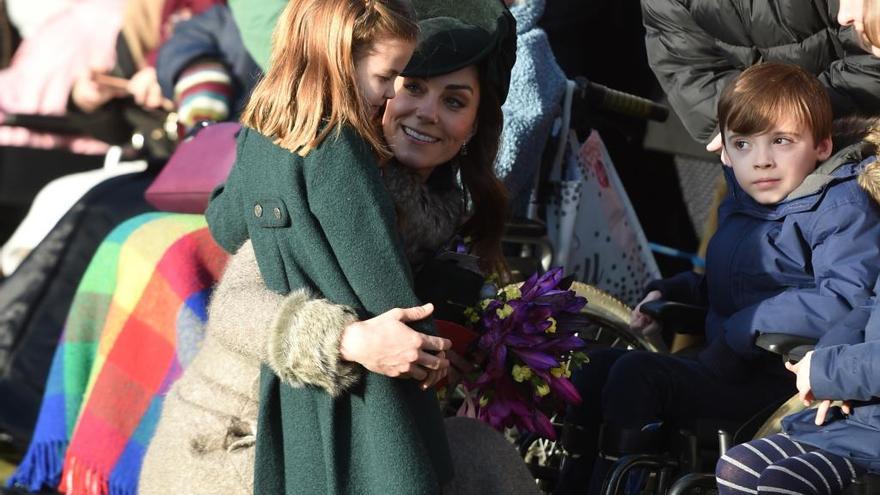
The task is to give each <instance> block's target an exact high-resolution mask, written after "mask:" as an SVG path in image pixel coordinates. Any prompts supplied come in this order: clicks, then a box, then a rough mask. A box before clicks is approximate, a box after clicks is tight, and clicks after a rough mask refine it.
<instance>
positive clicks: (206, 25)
mask: <svg viewBox="0 0 880 495" xmlns="http://www.w3.org/2000/svg"><path fill="white" fill-rule="evenodd" d="M224 11H226V12H227V15H228V11H227V10H226V7H223V6H215V7H212V8H211V9H208V10H206V11H205V12H202V13H201V14H199V15H197V16H195V17H192V18H191V19H188V20H185V21H182V22H180V23H179V24H178V25H176V26H175V27H174V34H172V35H171V38H169V39H168V41H166V42H165V43H164V44H163V45H162V47H161V48H160V49H159V56H158V59H157V61H156V76H157V78H158V80H159V85H160V86H161V87H162V94H163V95H164V96H165V97H166V98H168V99H169V100H174V98H175V94H174V86H175V85H176V84H177V81H178V79H179V78H180V75H181V73H182V72H183V71H184V70H185V69H186V68H187V67H189V66H190V65H191V64H192V63H193V62H195V61H199V60H212V61H222V60H223V59H224V54H223V52H222V50H221V48H220V44H219V42H218V40H217V36H218V35H219V34H220V33H221V32H222V31H223V30H224V24H225V22H227V20H226V18H225V16H224V15H223V14H224ZM227 79H228V78H227ZM226 84H229V82H228V80H227V82H226Z"/></svg>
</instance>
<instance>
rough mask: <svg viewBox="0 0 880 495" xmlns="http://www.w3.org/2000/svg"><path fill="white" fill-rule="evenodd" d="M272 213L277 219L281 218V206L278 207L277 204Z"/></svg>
mask: <svg viewBox="0 0 880 495" xmlns="http://www.w3.org/2000/svg"><path fill="white" fill-rule="evenodd" d="M272 214H273V215H275V219H276V220H281V208H278V207H277V206H276V207H275V208H272Z"/></svg>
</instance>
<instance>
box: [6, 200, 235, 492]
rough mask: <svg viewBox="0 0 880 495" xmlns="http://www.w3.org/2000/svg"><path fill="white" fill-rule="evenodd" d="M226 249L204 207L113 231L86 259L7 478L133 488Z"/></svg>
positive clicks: (78, 488)
mask: <svg viewBox="0 0 880 495" xmlns="http://www.w3.org/2000/svg"><path fill="white" fill-rule="evenodd" d="M226 260H227V255H226V254H225V252H223V250H222V249H220V247H219V246H217V245H216V244H215V243H214V241H213V240H212V239H211V235H210V233H209V232H208V229H207V226H206V223H205V219H204V217H203V216H201V215H180V214H168V213H149V214H144V215H140V216H137V217H135V218H133V219H131V220H129V221H127V222H125V223H123V224H121V225H120V226H119V227H117V228H116V229H115V230H114V231H113V232H111V233H110V235H109V236H108V237H107V239H105V240H104V242H103V243H102V244H101V246H100V247H99V248H98V251H97V253H96V254H95V257H94V258H93V259H92V261H91V263H90V264H89V267H88V269H87V270H86V273H85V275H84V276H83V279H82V281H81V282H80V285H79V288H78V289H77V294H76V296H75V297H74V300H73V304H72V305H71V308H70V313H69V315H68V318H67V322H66V324H65V328H64V333H63V335H62V338H61V342H60V344H59V346H58V348H57V350H56V352H55V356H54V359H53V362H52V367H51V370H50V372H49V379H48V382H47V385H46V391H45V393H44V396H43V403H42V406H41V410H40V415H39V419H38V420H37V425H36V429H35V432H34V438H33V441H32V442H31V445H30V447H29V448H28V452H27V454H26V456H25V458H24V460H23V461H22V463H21V464H20V465H19V468H18V471H17V472H16V473H15V476H14V477H13V478H12V479H11V482H10V483H11V484H13V485H21V486H25V487H27V488H28V489H31V490H37V489H39V488H41V487H43V486H49V487H52V488H54V487H58V489H59V490H61V491H63V492H66V493H68V494H71V495H79V494H96V495H97V494H102V495H103V494H111V495H134V494H135V493H136V492H137V482H138V476H139V474H140V469H141V463H142V461H143V456H144V453H145V451H146V448H147V445H148V444H149V440H150V438H151V437H152V435H153V432H154V430H155V426H156V422H157V421H158V419H159V414H160V412H161V409H162V401H163V398H164V395H165V392H166V391H167V390H168V388H169V387H170V385H171V384H172V383H174V381H175V380H176V379H177V378H178V377H179V376H180V373H181V371H182V369H184V368H185V367H186V365H187V364H188V362H189V361H190V360H191V359H192V357H193V356H194V355H195V352H196V350H197V347H198V344H199V342H200V341H201V338H202V335H203V327H204V322H205V319H206V307H207V300H208V296H209V295H210V291H211V289H212V287H213V285H214V282H215V281H216V280H217V279H218V278H219V276H220V274H221V272H222V270H223V267H224V266H225V264H226Z"/></svg>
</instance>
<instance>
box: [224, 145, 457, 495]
mask: <svg viewBox="0 0 880 495" xmlns="http://www.w3.org/2000/svg"><path fill="white" fill-rule="evenodd" d="M207 217H208V225H209V227H210V229H211V233H212V234H213V235H214V238H215V239H216V240H217V242H218V243H219V244H220V245H221V246H223V248H224V249H226V250H227V251H230V252H234V251H235V250H236V249H237V248H238V247H239V246H240V245H241V244H242V243H243V242H244V241H245V240H246V239H247V238H250V239H252V242H253V246H254V251H255V253H256V257H257V262H258V264H259V267H260V272H261V274H262V276H263V279H264V281H265V283H266V285H267V287H269V288H270V289H271V290H273V291H276V292H279V293H282V294H285V293H288V292H290V291H291V290H295V289H298V288H306V289H309V290H311V291H313V292H314V293H317V294H320V295H322V296H323V297H326V298H327V299H329V300H331V301H333V302H336V303H339V304H345V305H348V306H351V307H353V308H355V309H356V310H357V311H358V313H359V315H358V316H359V317H361V318H367V317H371V316H375V315H378V314H381V313H384V312H385V311H387V310H389V309H392V308H395V307H411V306H417V305H419V304H420V302H419V300H418V299H417V298H416V296H415V294H414V293H413V290H412V280H411V274H410V270H409V265H408V263H407V261H406V259H405V257H404V256H403V255H402V251H401V249H400V241H399V238H398V234H397V228H396V225H395V214H394V208H393V206H392V202H391V200H390V198H389V197H388V194H387V191H386V190H385V188H384V186H383V183H382V181H381V177H380V175H379V167H378V164H377V163H376V158H375V156H374V154H373V153H372V151H371V150H370V149H369V147H368V145H367V144H366V143H365V142H364V141H363V139H361V138H360V137H359V136H358V135H357V134H356V133H355V132H354V131H353V130H351V129H348V128H344V129H342V130H341V131H340V132H339V133H338V134H335V133H334V134H331V135H330V136H329V137H328V138H327V139H326V140H325V142H324V143H322V144H321V145H320V146H319V147H318V148H316V149H315V150H313V151H312V152H310V153H309V154H308V155H307V156H306V157H305V158H303V157H299V156H298V155H296V154H294V153H291V152H289V151H288V150H285V149H283V148H281V147H280V146H278V145H276V144H274V143H273V142H272V141H271V140H270V139H268V138H266V137H264V136H262V135H261V134H259V133H258V132H256V131H254V130H252V129H247V128H244V129H242V132H241V135H240V136H239V139H238V156H237V160H236V164H235V166H234V167H233V170H232V172H231V174H230V176H229V179H228V180H227V182H226V184H225V185H224V186H221V187H220V188H218V190H217V191H215V193H214V197H213V199H212V200H211V203H210V205H209V207H208V211H207ZM419 329H420V330H421V331H427V332H429V333H433V328H432V326H431V325H430V324H424V325H420V326H419ZM260 387H261V390H260V415H259V422H258V428H257V453H256V470H255V486H254V492H255V493H257V494H280V493H304V494H318V493H332V494H354V493H382V494H410V493H419V494H421V493H437V492H439V490H440V486H441V485H442V484H445V483H446V482H447V481H448V480H449V479H450V478H451V477H452V472H451V471H452V470H451V463H450V459H449V449H448V446H447V441H446V436H445V433H444V430H443V424H442V418H441V414H440V410H439V408H438V405H437V401H436V397H435V396H434V393H433V392H432V391H428V392H422V391H420V390H419V388H418V386H417V382H416V381H414V380H406V379H392V378H387V377H384V376H381V375H377V374H375V373H366V377H365V380H363V382H362V383H361V384H360V385H359V386H357V387H355V388H354V389H353V390H352V391H351V393H349V394H344V395H343V396H341V397H339V398H336V399H333V398H331V397H330V396H329V395H328V394H326V393H325V392H323V391H321V390H319V389H315V388H312V387H306V388H292V387H290V386H287V385H284V384H282V383H280V382H279V380H278V378H277V377H276V375H275V374H274V373H273V372H272V371H271V370H269V369H268V368H265V367H264V369H263V372H262V376H261V385H260Z"/></svg>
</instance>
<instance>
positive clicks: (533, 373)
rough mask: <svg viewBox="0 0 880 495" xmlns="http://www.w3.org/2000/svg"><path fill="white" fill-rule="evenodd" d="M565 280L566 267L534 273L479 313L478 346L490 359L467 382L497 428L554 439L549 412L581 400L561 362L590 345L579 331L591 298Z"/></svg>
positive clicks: (485, 417) (484, 417) (483, 412)
mask: <svg viewBox="0 0 880 495" xmlns="http://www.w3.org/2000/svg"><path fill="white" fill-rule="evenodd" d="M561 280H562V269H561V268H555V269H553V270H550V271H548V272H547V273H545V274H543V275H537V274H535V275H533V276H532V277H530V278H529V279H528V280H527V281H526V282H525V283H523V285H522V286H521V287H520V288H519V290H516V289H513V288H510V287H508V288H506V289H503V290H502V291H500V292H499V293H498V295H497V296H496V297H495V298H494V299H491V300H489V301H487V302H484V307H483V308H482V309H481V310H479V311H478V312H477V313H478V314H479V320H478V321H477V327H476V328H477V330H478V331H479V332H480V333H481V335H480V338H479V339H478V341H477V347H478V348H479V349H481V350H482V351H483V352H484V353H485V355H486V361H485V363H484V364H483V372H482V374H480V375H479V376H478V377H476V379H474V380H472V381H466V382H465V386H466V387H467V388H468V390H469V391H470V392H469V393H471V394H473V397H479V398H480V400H479V401H478V403H479V406H477V417H479V418H480V419H482V420H483V421H486V422H487V423H489V424H490V425H492V426H493V427H495V428H498V429H501V428H506V427H516V428H520V429H525V430H529V431H533V432H536V433H538V434H540V435H542V436H545V437H547V438H555V436H556V434H555V432H554V430H553V425H552V424H551V422H550V419H549V417H548V415H547V414H546V412H548V411H552V410H554V409H556V410H558V408H559V407H561V405H562V404H564V403H568V404H579V403H580V402H581V397H580V394H579V393H578V391H577V389H575V387H574V385H572V383H571V381H570V380H569V379H568V376H567V375H568V373H567V367H566V368H565V369H564V370H563V369H562V367H563V366H567V365H564V364H562V363H565V362H566V361H567V359H568V356H569V355H570V353H571V352H572V351H575V350H579V349H582V348H584V347H585V345H586V344H585V343H584V341H583V340H582V339H580V338H579V337H577V336H575V333H576V332H578V331H579V330H580V329H582V328H583V326H584V323H585V322H586V319H585V318H584V317H583V316H582V315H581V314H580V310H581V309H582V308H583V306H584V304H586V299H584V298H582V297H578V296H577V295H576V294H575V293H574V292H573V291H568V290H559V289H558V286H559V283H560V281H561ZM514 366H518V368H516V380H517V381H514V380H513V376H512V374H513V372H514ZM561 371H565V373H561ZM557 375H558V376H557Z"/></svg>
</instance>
